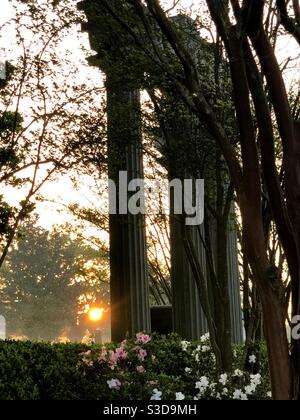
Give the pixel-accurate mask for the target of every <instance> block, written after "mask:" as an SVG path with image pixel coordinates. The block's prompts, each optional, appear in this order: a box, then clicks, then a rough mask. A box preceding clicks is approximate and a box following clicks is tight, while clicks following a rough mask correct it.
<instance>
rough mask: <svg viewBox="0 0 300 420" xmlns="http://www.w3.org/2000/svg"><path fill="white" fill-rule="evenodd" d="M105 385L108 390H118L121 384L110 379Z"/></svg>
mask: <svg viewBox="0 0 300 420" xmlns="http://www.w3.org/2000/svg"><path fill="white" fill-rule="evenodd" d="M107 385H108V387H109V389H117V390H119V389H120V387H121V382H120V381H119V380H118V379H111V380H110V381H107Z"/></svg>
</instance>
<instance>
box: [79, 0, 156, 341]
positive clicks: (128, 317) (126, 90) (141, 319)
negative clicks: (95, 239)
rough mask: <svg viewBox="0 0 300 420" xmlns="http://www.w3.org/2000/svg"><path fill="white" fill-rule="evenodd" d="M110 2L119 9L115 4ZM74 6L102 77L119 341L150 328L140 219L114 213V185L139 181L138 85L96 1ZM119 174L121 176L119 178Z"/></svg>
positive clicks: (122, 44)
mask: <svg viewBox="0 0 300 420" xmlns="http://www.w3.org/2000/svg"><path fill="white" fill-rule="evenodd" d="M113 3H114V6H115V7H117V8H120V7H122V5H121V3H120V2H118V1H116V0H111V4H113ZM78 7H79V9H80V10H83V11H84V12H85V14H86V17H87V22H86V23H85V24H83V27H82V29H83V30H84V31H87V32H88V34H89V38H90V43H91V47H92V48H93V49H94V50H95V51H96V52H97V54H96V55H95V56H93V57H91V58H89V63H90V64H91V65H94V66H97V67H99V68H100V69H101V70H102V71H103V72H104V73H105V74H106V88H107V130H108V131H107V144H108V149H107V154H108V175H109V179H111V180H112V181H114V184H115V185H116V187H117V189H116V193H117V194H116V197H114V195H115V194H114V191H113V190H111V191H110V205H111V207H114V205H115V204H116V214H110V216H109V228H110V271H111V283H110V286H111V320H112V321H111V322H112V339H113V340H114V341H120V340H123V339H124V337H125V336H126V334H129V335H130V336H132V335H133V334H135V333H137V332H140V331H145V332H150V329H151V327H150V308H149V280H148V273H147V256H146V234H145V219H144V216H143V215H141V214H138V215H130V214H128V212H126V211H125V212H124V211H122V210H120V196H119V193H118V191H119V187H120V183H121V184H124V186H125V190H126V189H127V187H128V183H129V182H130V181H131V180H133V179H141V178H143V158H142V134H141V119H140V117H141V113H140V92H139V87H140V86H139V82H137V81H136V75H135V74H133V75H132V74H131V73H130V71H128V68H127V67H128V66H127V67H126V65H124V50H125V49H126V48H127V47H128V42H127V40H126V36H125V34H124V33H123V32H122V31H120V30H116V32H115V35H114V36H112V34H111V25H112V24H113V22H112V19H111V17H110V16H109V14H107V11H106V9H105V8H104V7H103V5H101V2H99V1H96V0H84V1H82V2H80V3H79V4H78ZM120 172H125V173H126V175H125V174H123V175H122V176H121V178H120ZM129 198H130V197H125V202H124V200H123V201H122V203H121V204H122V205H121V207H122V206H124V204H125V207H126V206H127V204H128V200H129ZM115 199H116V203H115ZM125 213H126V214H125Z"/></svg>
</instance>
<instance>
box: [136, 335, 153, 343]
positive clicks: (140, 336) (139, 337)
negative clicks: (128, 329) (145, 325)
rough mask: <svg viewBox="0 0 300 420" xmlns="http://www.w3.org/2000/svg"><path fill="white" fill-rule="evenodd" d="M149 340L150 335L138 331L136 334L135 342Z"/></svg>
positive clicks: (147, 341) (146, 341)
mask: <svg viewBox="0 0 300 420" xmlns="http://www.w3.org/2000/svg"><path fill="white" fill-rule="evenodd" d="M150 340H151V338H150V336H149V335H147V334H144V333H138V334H136V342H137V343H142V344H148V343H149V341H150Z"/></svg>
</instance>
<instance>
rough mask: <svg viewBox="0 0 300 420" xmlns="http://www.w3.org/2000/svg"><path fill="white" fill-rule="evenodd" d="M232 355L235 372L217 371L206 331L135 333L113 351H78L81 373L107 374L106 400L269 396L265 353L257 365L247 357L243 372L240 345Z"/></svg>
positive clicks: (256, 358) (252, 359)
mask: <svg viewBox="0 0 300 420" xmlns="http://www.w3.org/2000/svg"><path fill="white" fill-rule="evenodd" d="M234 356H235V357H234V364H235V368H234V371H233V372H232V373H230V374H229V373H223V374H222V375H217V373H216V358H215V356H214V354H213V352H212V350H211V346H210V341H209V336H208V335H205V336H203V337H202V338H201V340H200V342H199V343H191V342H188V341H181V340H180V339H179V338H178V337H176V336H170V337H169V338H168V339H167V340H166V339H162V338H159V337H155V336H154V337H153V339H151V337H150V336H148V335H145V334H142V333H140V334H137V336H136V339H135V340H126V341H124V342H123V343H122V344H121V347H117V348H115V349H114V350H113V349H108V348H106V347H102V348H101V349H100V350H97V349H94V350H93V351H92V352H91V351H90V350H89V351H88V352H86V353H84V354H82V367H83V369H84V370H85V372H90V371H95V372H98V373H99V374H100V372H102V374H103V375H104V376H105V377H111V378H110V379H108V380H107V385H108V388H109V389H110V390H112V392H111V393H110V394H109V395H108V397H109V399H138V400H141V399H149V400H203V399H205V400H261V399H270V398H271V394H270V387H269V377H268V374H267V373H266V372H267V368H266V366H267V362H266V358H265V356H264V357H263V358H262V362H261V363H259V362H258V357H257V356H256V355H255V354H253V355H251V356H250V357H249V360H248V365H249V366H250V369H249V371H247V372H246V371H243V370H242V369H241V360H242V349H241V348H238V347H237V348H236V350H235V351H234ZM260 358H261V356H260ZM259 368H261V373H259V372H258V370H259ZM106 395H107V393H106Z"/></svg>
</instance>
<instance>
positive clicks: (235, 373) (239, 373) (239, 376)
mask: <svg viewBox="0 0 300 420" xmlns="http://www.w3.org/2000/svg"><path fill="white" fill-rule="evenodd" d="M233 376H237V377H238V378H242V377H243V376H244V374H243V372H242V371H241V370H239V369H236V370H235V371H234V373H233Z"/></svg>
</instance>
